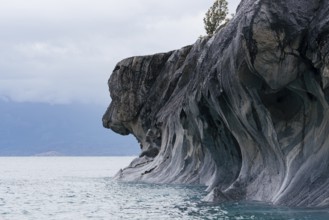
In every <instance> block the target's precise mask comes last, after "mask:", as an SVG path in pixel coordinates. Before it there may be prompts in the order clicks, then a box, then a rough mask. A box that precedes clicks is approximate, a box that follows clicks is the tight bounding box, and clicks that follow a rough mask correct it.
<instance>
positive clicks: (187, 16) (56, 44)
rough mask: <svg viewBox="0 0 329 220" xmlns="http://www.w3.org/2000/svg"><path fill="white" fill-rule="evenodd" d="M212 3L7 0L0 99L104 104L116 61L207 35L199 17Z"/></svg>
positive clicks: (0, 17)
mask: <svg viewBox="0 0 329 220" xmlns="http://www.w3.org/2000/svg"><path fill="white" fill-rule="evenodd" d="M231 2H232V4H231V5H234V4H233V1H231ZM211 4H212V0H207V1H199V0H181V1H176V0H168V1H154V0H127V1H114V0H97V1H92V0H80V1H77V0H57V1H42V0H30V1H23V0H11V1H5V3H4V4H2V5H1V8H0V30H1V31H0V98H1V97H2V98H4V97H5V98H7V99H11V100H15V101H32V102H33V101H38V102H51V103H63V102H74V101H78V102H85V103H90V102H96V103H101V104H107V103H108V101H109V100H108V99H109V97H108V94H107V90H108V88H107V84H106V82H107V79H108V77H109V75H110V73H111V71H112V69H113V68H114V65H115V63H116V62H118V61H120V60H121V59H123V58H125V57H127V56H133V55H144V54H149V53H156V52H161V51H168V50H172V49H176V48H179V47H183V46H185V45H187V44H191V43H193V42H194V41H195V40H197V38H198V37H199V36H200V35H202V34H204V30H203V23H202V18H203V16H204V13H205V11H206V10H207V9H208V8H209V6H210V5H211ZM236 4H237V2H235V5H236Z"/></svg>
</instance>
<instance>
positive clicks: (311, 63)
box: [103, 0, 329, 207]
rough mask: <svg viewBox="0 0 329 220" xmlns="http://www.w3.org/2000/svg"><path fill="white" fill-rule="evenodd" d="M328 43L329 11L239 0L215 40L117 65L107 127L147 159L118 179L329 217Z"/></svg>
mask: <svg viewBox="0 0 329 220" xmlns="http://www.w3.org/2000/svg"><path fill="white" fill-rule="evenodd" d="M328 40H329V4H328V2H327V1H324V0H299V1H296V0H275V1H274V0H242V1H241V3H240V5H239V7H238V9H237V13H236V15H235V16H234V18H233V19H232V20H231V21H230V22H229V23H228V24H227V25H226V26H225V27H224V28H222V29H220V30H219V31H217V33H216V34H215V35H214V36H212V37H204V38H202V39H199V40H198V41H197V42H196V43H195V44H194V45H191V46H187V47H184V48H182V49H180V50H176V51H171V52H168V53H159V54H155V55H151V56H139V57H131V58H128V59H125V60H123V61H121V62H119V63H118V64H117V66H116V67H115V69H114V71H113V74H112V75H111V78H110V80H109V88H110V93H111V98H112V102H111V104H110V106H109V108H108V109H107V111H106V113H105V115H104V117H103V124H104V126H105V127H107V128H110V129H112V130H113V131H115V132H117V133H119V134H122V135H127V134H133V135H134V136H135V137H136V138H137V140H138V141H139V143H140V145H141V151H142V153H141V155H140V157H139V158H136V159H135V160H134V161H133V162H132V163H131V164H130V166H129V167H127V168H126V169H124V170H122V171H120V172H119V173H118V175H117V176H116V178H118V179H121V180H124V181H142V182H152V183H185V184H203V185H206V186H208V189H207V190H208V191H209V194H208V196H207V197H206V198H205V200H207V201H219V202H221V201H237V200H257V201H264V202H269V203H273V204H278V205H287V206H299V207H328V206H329V111H328V109H329V108H328V106H329V105H328V103H329V41H328Z"/></svg>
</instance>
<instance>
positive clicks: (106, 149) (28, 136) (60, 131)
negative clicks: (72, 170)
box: [0, 101, 139, 156]
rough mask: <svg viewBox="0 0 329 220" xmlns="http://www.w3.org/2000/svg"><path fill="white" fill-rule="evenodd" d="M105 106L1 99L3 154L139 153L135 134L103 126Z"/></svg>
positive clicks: (90, 154) (1, 144)
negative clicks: (20, 101) (130, 134)
mask: <svg viewBox="0 0 329 220" xmlns="http://www.w3.org/2000/svg"><path fill="white" fill-rule="evenodd" d="M104 111H105V107H104V106H94V105H84V104H69V105H51V104H41V103H16V102H8V101H0V156H30V155H38V154H41V155H42V154H46V153H47V152H57V153H58V154H59V155H67V156H110V155H137V154H138V153H139V145H138V143H137V141H136V140H135V138H133V137H132V136H126V137H123V136H120V135H117V134H115V133H113V132H112V131H110V130H107V129H105V128H103V127H102V122H101V118H102V115H103V112H104Z"/></svg>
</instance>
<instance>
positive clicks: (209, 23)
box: [203, 0, 228, 35]
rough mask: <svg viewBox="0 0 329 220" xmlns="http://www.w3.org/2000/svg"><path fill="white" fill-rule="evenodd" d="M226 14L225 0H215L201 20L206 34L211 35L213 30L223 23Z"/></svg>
mask: <svg viewBox="0 0 329 220" xmlns="http://www.w3.org/2000/svg"><path fill="white" fill-rule="evenodd" d="M227 14H228V8H227V1H226V0H215V2H214V4H213V5H212V6H211V7H210V8H209V9H208V11H207V13H206V15H205V17H204V19H203V22H204V25H205V26H204V27H205V29H206V32H207V34H208V35H213V34H214V33H215V31H216V30H217V29H218V28H219V27H221V25H222V24H224V23H225V22H226V21H227V20H226V16H227Z"/></svg>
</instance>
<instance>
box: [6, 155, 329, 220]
mask: <svg viewBox="0 0 329 220" xmlns="http://www.w3.org/2000/svg"><path fill="white" fill-rule="evenodd" d="M131 160H132V158H128V157H80V158H79V157H56V158H46V157H40V158H36V157H22V158H1V157H0V177H1V179H0V219H1V220H16V219H17V220H24V219H31V220H32V219H33V220H35V219H50V220H51V219H54V220H55V219H63V220H64V219H67V220H69V219H70V220H72V219H79V220H80V219H158V220H160V219H223V220H230V219H290V220H293V219H295V220H297V219H310V220H317V219H319V220H320V219H321V220H322V219H323V220H324V219H326V220H327V219H329V211H328V210H319V209H318V210H314V209H289V208H282V207H281V208H280V207H273V206H270V205H267V204H261V203H227V204H221V205H218V204H209V203H204V202H202V201H201V199H202V198H203V197H204V196H205V195H206V193H205V192H204V189H205V188H204V187H202V186H183V185H175V186H172V185H157V184H141V183H122V182H117V181H114V180H113V179H112V178H111V176H113V175H114V174H115V172H116V171H117V170H119V169H120V168H122V167H125V166H126V165H127V164H128V163H129V162H130V161H131Z"/></svg>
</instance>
